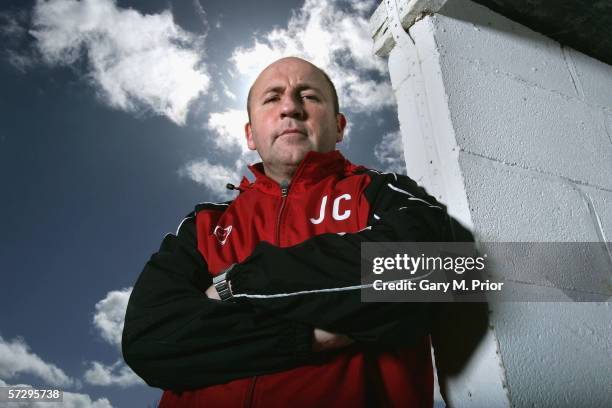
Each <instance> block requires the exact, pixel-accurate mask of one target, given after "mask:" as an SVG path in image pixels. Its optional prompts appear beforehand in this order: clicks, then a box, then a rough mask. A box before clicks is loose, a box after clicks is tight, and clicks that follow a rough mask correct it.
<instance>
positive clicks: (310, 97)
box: [302, 94, 319, 101]
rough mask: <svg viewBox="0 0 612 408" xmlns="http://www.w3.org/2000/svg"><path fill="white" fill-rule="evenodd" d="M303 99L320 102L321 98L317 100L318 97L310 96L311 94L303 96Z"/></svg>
mask: <svg viewBox="0 0 612 408" xmlns="http://www.w3.org/2000/svg"><path fill="white" fill-rule="evenodd" d="M302 98H304V99H310V100H313V101H318V100H319V98H317V96H316V95H309V94H307V95H302Z"/></svg>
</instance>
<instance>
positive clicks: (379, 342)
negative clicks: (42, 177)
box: [122, 174, 450, 390]
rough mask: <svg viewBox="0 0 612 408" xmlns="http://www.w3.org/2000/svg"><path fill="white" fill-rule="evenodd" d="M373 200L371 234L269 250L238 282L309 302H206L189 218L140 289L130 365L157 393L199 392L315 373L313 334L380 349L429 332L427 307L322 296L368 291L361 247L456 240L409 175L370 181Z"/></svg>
mask: <svg viewBox="0 0 612 408" xmlns="http://www.w3.org/2000/svg"><path fill="white" fill-rule="evenodd" d="M368 190H369V191H368ZM368 194H369V195H370V196H371V197H372V200H371V203H372V205H371V208H372V210H371V215H370V222H369V226H370V228H369V229H366V230H363V231H360V232H358V233H354V234H344V235H338V234H323V235H318V236H315V237H312V238H309V239H307V240H305V241H304V242H302V243H301V244H299V245H296V246H293V247H289V248H279V247H276V246H273V245H271V244H269V243H267V242H260V243H259V244H258V245H257V246H256V247H255V250H254V251H253V253H252V254H251V256H249V257H248V258H247V259H246V260H244V261H243V262H242V263H240V264H237V265H236V266H235V267H234V269H233V270H232V272H231V281H232V289H233V291H234V293H235V294H243V295H249V294H257V295H273V294H279V293H292V292H298V291H304V290H312V291H314V293H312V294H306V295H298V296H287V297H271V298H266V297H239V298H238V301H237V302H234V303H232V302H221V301H219V300H214V299H210V298H209V297H207V296H206V295H205V294H204V292H205V291H206V289H207V288H209V287H210V285H211V282H212V279H211V277H210V274H209V273H208V271H207V266H206V262H205V260H204V259H203V257H202V256H201V254H200V253H199V252H198V250H197V244H196V231H195V222H194V218H193V217H192V218H188V219H187V220H186V221H185V222H183V224H182V226H181V228H180V230H179V231H178V234H177V235H176V236H175V235H168V236H166V238H165V239H164V241H163V242H162V245H161V247H160V250H159V251H158V252H157V253H155V254H154V255H153V256H152V257H151V259H150V260H149V262H148V263H147V264H146V266H145V268H144V270H143V272H142V273H141V275H140V277H139V278H138V280H137V282H136V284H135V286H134V289H133V292H132V295H131V297H130V301H129V304H128V309H127V313H126V318H125V328H124V332H123V341H122V346H123V355H124V358H125V360H126V362H127V363H128V364H129V365H130V367H132V369H133V370H134V371H135V372H136V373H137V374H138V375H140V376H141V377H142V378H143V379H144V380H145V381H146V382H147V383H148V384H149V385H151V386H154V387H160V388H164V389H178V390H180V389H194V388H200V387H203V386H207V385H212V384H221V383H225V382H228V381H231V380H235V379H238V378H245V377H251V376H254V375H261V374H266V373H272V372H278V371H282V370H287V369H290V368H293V367H296V366H299V365H304V364H306V363H307V362H308V361H310V359H311V358H312V356H313V353H314V350H313V333H314V329H315V328H318V329H322V331H324V332H329V333H340V334H342V335H344V336H347V337H348V338H350V339H352V340H354V341H355V342H356V343H357V344H358V345H359V344H361V345H375V346H376V347H394V346H399V345H408V344H410V343H411V342H412V341H413V340H416V339H419V338H421V337H422V336H424V335H426V334H428V332H429V319H430V313H429V305H428V304H425V303H362V302H361V296H360V291H359V290H338V291H333V292H324V293H320V292H316V290H318V289H323V288H325V289H328V288H344V287H349V286H354V285H359V284H360V250H361V243H362V242H392V241H396V242H401V241H446V240H450V238H449V237H448V234H449V229H448V227H449V218H448V216H447V214H446V212H445V211H444V208H443V206H442V205H441V204H439V203H437V202H436V201H435V200H434V199H433V198H432V197H430V196H428V195H426V194H425V193H424V191H423V190H422V189H420V188H419V187H417V185H416V183H414V182H413V181H412V180H410V179H409V178H408V177H405V176H399V177H397V176H395V175H393V174H387V175H378V174H376V175H373V176H372V182H371V183H370V185H369V186H368V188H367V189H366V195H368ZM374 214H376V217H374ZM317 334H321V332H318V333H317ZM319 340H320V339H319ZM332 341H333V340H332ZM315 344H316V343H315ZM177 373H180V375H177Z"/></svg>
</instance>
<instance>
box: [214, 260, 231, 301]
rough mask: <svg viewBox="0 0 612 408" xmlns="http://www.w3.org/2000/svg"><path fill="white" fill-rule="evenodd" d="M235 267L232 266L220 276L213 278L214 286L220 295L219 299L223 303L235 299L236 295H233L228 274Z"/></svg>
mask: <svg viewBox="0 0 612 408" xmlns="http://www.w3.org/2000/svg"><path fill="white" fill-rule="evenodd" d="M233 267H234V265H233V264H232V265H231V266H230V267H229V268H227V269H226V270H224V271H223V272H221V273H220V274H219V275H217V276H215V277H214V278H213V282H212V283H213V286H214V287H215V289H217V293H218V294H219V298H221V300H222V301H226V300H231V299H233V298H234V294H233V293H232V289H231V286H230V284H229V282H228V280H227V274H228V273H229V271H231V270H232V268H233Z"/></svg>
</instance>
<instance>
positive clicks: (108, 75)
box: [30, 0, 210, 124]
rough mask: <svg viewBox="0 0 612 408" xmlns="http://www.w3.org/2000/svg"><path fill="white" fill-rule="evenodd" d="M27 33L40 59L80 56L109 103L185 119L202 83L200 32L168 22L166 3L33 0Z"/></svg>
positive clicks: (64, 60)
mask: <svg viewBox="0 0 612 408" xmlns="http://www.w3.org/2000/svg"><path fill="white" fill-rule="evenodd" d="M32 23H33V28H32V30H31V31H30V33H31V34H32V35H33V36H34V37H35V38H36V40H37V41H36V47H37V49H38V50H39V52H40V53H41V55H42V58H43V60H44V61H45V62H46V63H48V64H50V65H71V64H73V63H75V62H76V61H77V60H78V59H79V58H86V59H87V66H88V68H87V73H86V76H87V78H88V79H89V80H90V81H91V83H92V84H94V86H95V87H96V89H97V91H98V93H99V94H100V96H101V97H102V99H103V100H104V101H105V102H106V103H108V104H109V105H110V106H112V107H114V108H117V109H122V110H125V111H129V112H138V111H142V110H151V111H153V112H155V113H157V114H160V115H165V116H167V117H168V118H169V119H170V120H172V121H174V122H176V123H177V124H184V123H185V120H186V117H187V113H188V109H189V105H190V104H191V102H193V101H194V100H195V99H196V98H197V97H198V95H200V94H201V93H204V92H206V91H207V90H208V87H209V83H210V78H209V75H208V73H207V70H206V66H205V65H204V63H203V62H202V60H201V57H202V53H203V50H202V47H201V41H202V37H200V38H198V37H196V36H194V35H193V34H191V33H189V32H186V31H185V30H183V29H182V28H181V27H179V26H178V25H176V24H175V22H174V21H173V18H172V14H171V13H170V11H167V10H166V11H163V12H161V13H159V14H149V15H143V14H141V13H139V12H138V11H136V10H133V9H124V8H120V7H118V6H117V5H116V3H115V1H113V0H82V1H77V0H49V1H42V0H38V1H37V2H36V5H35V7H34V10H33V15H32Z"/></svg>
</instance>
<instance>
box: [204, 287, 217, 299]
mask: <svg viewBox="0 0 612 408" xmlns="http://www.w3.org/2000/svg"><path fill="white" fill-rule="evenodd" d="M204 293H205V294H206V296H207V297H208V298H209V299H216V300H221V298H220V297H219V292H217V288H215V287H214V286H213V285H210V286H209V287H208V289H206V292H204Z"/></svg>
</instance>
